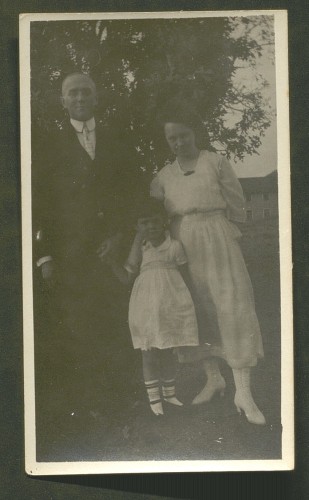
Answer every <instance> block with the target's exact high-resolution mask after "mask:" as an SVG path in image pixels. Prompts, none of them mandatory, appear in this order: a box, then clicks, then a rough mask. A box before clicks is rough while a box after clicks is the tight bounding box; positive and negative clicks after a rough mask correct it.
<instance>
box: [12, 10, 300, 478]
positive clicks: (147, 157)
mask: <svg viewBox="0 0 309 500" xmlns="http://www.w3.org/2000/svg"><path fill="white" fill-rule="evenodd" d="M20 29H21V31H20V59H21V69H20V74H21V80H20V92H21V148H22V162H21V169H22V216H23V289H24V367H25V443H26V447H25V448H26V450H25V451H26V471H27V473H29V474H34V475H36V474H56V473H57V474H62V473H66V474H75V473H76V474H77V473H79V474H80V473H106V472H108V473H110V472H114V473H117V472H141V471H147V472H156V471H208V470H279V469H291V468H293V460H294V454H293V442H294V436H293V362H292V356H293V332H292V312H291V311H292V284H291V271H292V261H291V228H290V185H289V177H290V170H289V168H290V167H289V128H288V78H287V74H288V71H287V16H286V12H285V11H242V12H237V11H233V12H222V11H221V12H178V13H177V12H170V13H167V12H165V13H153V12H152V13H117V14H103V13H102V14H98V13H96V14H76V15H75V14H61V15H60V14H58V15H57V14H24V15H21V18H20Z"/></svg>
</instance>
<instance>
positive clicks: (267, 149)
mask: <svg viewBox="0 0 309 500" xmlns="http://www.w3.org/2000/svg"><path fill="white" fill-rule="evenodd" d="M257 70H258V71H259V72H260V73H261V74H262V75H263V76H264V78H265V79H266V80H267V81H268V82H269V86H268V87H267V88H266V89H265V97H269V98H270V100H271V101H270V102H271V105H272V108H273V110H274V111H275V110H276V78H275V65H274V64H272V62H271V60H270V58H269V57H268V56H267V55H266V54H265V55H264V56H262V57H261V58H260V61H259V63H258V65H257ZM236 78H237V79H239V80H240V81H242V82H243V83H244V82H245V81H248V83H249V84H250V80H251V81H252V73H251V71H250V70H247V69H243V70H238V74H237V75H236ZM231 163H232V165H233V167H234V169H235V172H236V174H237V175H238V177H260V176H264V175H267V174H269V173H270V172H272V171H273V170H276V169H277V127H276V118H274V119H273V121H272V124H271V126H270V127H269V128H268V129H267V130H266V133H265V137H264V138H263V141H262V145H261V147H260V149H259V155H252V156H246V157H245V159H244V160H243V161H238V162H237V163H234V162H233V161H231Z"/></svg>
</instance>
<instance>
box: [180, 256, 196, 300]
mask: <svg viewBox="0 0 309 500" xmlns="http://www.w3.org/2000/svg"><path fill="white" fill-rule="evenodd" d="M178 269H179V272H180V274H181V276H182V279H183V280H184V282H185V284H186V286H187V288H188V290H189V292H190V294H191V297H192V298H193V295H194V292H193V285H192V280H191V276H190V273H189V269H188V264H187V263H185V264H182V265H179V266H178Z"/></svg>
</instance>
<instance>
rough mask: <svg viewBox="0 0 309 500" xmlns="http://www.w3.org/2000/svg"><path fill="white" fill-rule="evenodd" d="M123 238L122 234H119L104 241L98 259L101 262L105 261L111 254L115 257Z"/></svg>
mask: <svg viewBox="0 0 309 500" xmlns="http://www.w3.org/2000/svg"><path fill="white" fill-rule="evenodd" d="M121 238H122V234H121V233H117V234H114V235H113V236H111V237H110V238H107V239H106V240H104V241H103V242H102V244H101V245H100V247H99V248H98V250H97V254H98V257H99V258H100V259H101V260H103V261H105V260H106V257H107V255H109V254H110V255H112V254H114V255H115V254H116V253H117V250H118V248H119V243H120V241H121ZM114 255H112V256H113V257H114Z"/></svg>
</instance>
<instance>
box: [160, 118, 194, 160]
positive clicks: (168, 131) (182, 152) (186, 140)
mask: <svg viewBox="0 0 309 500" xmlns="http://www.w3.org/2000/svg"><path fill="white" fill-rule="evenodd" d="M164 133H165V138H166V140H167V143H168V145H169V147H170V148H171V151H172V152H173V153H174V154H175V155H176V156H184V157H191V156H194V155H195V154H196V152H197V147H196V144H195V134H194V132H193V130H192V129H191V128H189V127H187V126H186V125H183V124H182V123H166V124H165V125H164Z"/></svg>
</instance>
